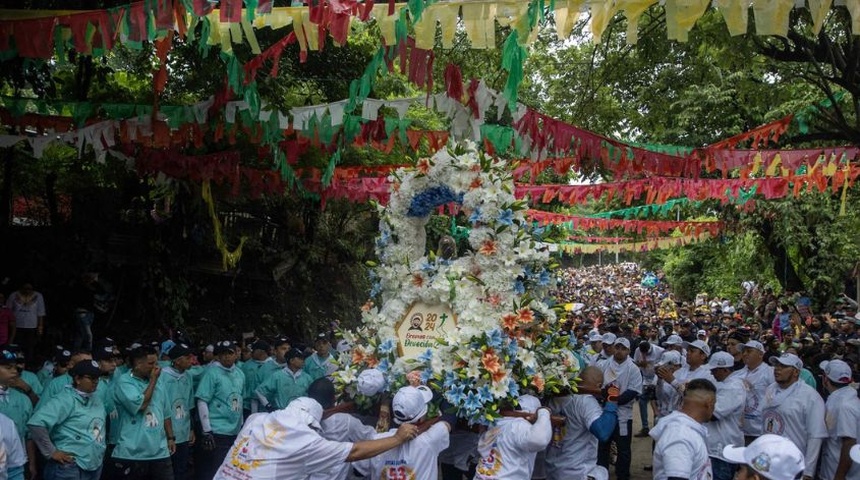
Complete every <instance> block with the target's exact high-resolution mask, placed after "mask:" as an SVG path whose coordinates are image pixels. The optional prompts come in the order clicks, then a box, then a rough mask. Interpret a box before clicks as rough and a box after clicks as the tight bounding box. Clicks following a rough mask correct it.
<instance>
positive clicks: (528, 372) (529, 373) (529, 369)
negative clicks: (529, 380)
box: [526, 367, 536, 377]
mask: <svg viewBox="0 0 860 480" xmlns="http://www.w3.org/2000/svg"><path fill="white" fill-rule="evenodd" d="M535 373H536V372H535V369H534V367H526V376H529V377H531V376H534V374H535Z"/></svg>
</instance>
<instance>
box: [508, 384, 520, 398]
mask: <svg viewBox="0 0 860 480" xmlns="http://www.w3.org/2000/svg"><path fill="white" fill-rule="evenodd" d="M508 396H509V397H519V396H520V386H519V384H518V383H517V382H515V381H513V380H508Z"/></svg>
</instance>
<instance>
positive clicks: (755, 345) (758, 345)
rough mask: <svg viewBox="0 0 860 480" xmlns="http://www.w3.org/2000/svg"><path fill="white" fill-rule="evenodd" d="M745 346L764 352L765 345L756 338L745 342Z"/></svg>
mask: <svg viewBox="0 0 860 480" xmlns="http://www.w3.org/2000/svg"><path fill="white" fill-rule="evenodd" d="M743 348H752V349H755V350H758V351H759V352H761V353H764V345H762V344H761V342H759V341H756V340H750V341H749V342H747V343H744V344H743Z"/></svg>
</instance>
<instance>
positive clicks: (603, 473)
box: [587, 465, 609, 480]
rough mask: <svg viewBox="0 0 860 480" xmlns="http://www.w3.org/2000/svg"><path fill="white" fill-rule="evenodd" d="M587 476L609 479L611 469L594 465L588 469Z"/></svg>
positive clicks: (596, 478) (602, 479) (597, 479)
mask: <svg viewBox="0 0 860 480" xmlns="http://www.w3.org/2000/svg"><path fill="white" fill-rule="evenodd" d="M587 478H589V479H592V478H593V479H594V480H609V470H607V469H606V468H605V467H601V466H600V465H594V466H592V467H591V469H590V470H588V475H587Z"/></svg>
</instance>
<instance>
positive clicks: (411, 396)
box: [391, 385, 433, 423]
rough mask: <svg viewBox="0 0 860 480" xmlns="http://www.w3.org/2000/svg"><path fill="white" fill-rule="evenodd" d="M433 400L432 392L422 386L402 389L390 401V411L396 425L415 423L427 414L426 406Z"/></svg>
mask: <svg viewBox="0 0 860 480" xmlns="http://www.w3.org/2000/svg"><path fill="white" fill-rule="evenodd" d="M432 399H433V392H431V391H430V389H429V388H427V387H426V386H424V385H421V386H418V387H403V388H401V389H400V390H398V391H397V394H396V395H394V399H393V400H392V401H391V411H392V413H393V415H394V420H395V421H396V422H397V423H416V422H418V421H419V420H421V417H423V416H424V415H426V414H427V404H428V403H430V400H432Z"/></svg>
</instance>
